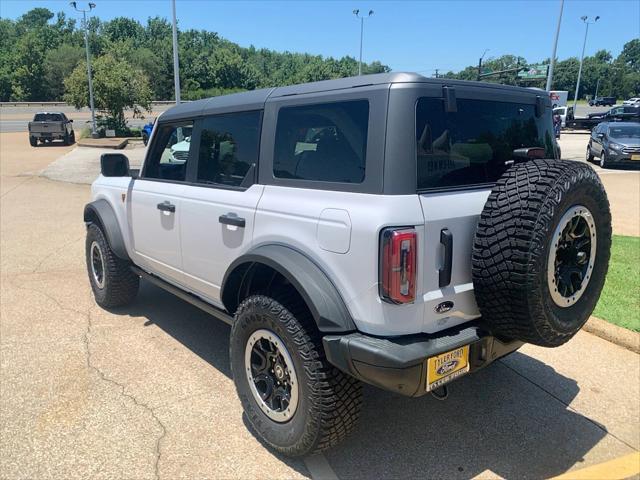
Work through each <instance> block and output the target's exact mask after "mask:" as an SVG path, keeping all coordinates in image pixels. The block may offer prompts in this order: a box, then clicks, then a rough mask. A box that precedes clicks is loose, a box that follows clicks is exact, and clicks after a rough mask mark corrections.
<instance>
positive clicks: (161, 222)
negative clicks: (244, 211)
mask: <svg viewBox="0 0 640 480" xmlns="http://www.w3.org/2000/svg"><path fill="white" fill-rule="evenodd" d="M158 129H159V130H158V132H157V135H156V137H155V140H154V142H153V144H152V145H151V147H150V148H151V150H150V151H149V153H148V155H147V158H146V160H145V165H144V168H143V170H142V173H141V175H140V178H139V179H137V180H136V181H135V182H134V184H133V188H132V191H131V211H130V215H131V218H130V225H131V228H132V238H133V250H134V252H135V257H136V258H135V259H134V260H135V261H136V263H137V264H138V265H140V266H141V267H143V268H145V269H147V270H148V271H150V272H151V273H155V274H158V275H160V276H161V277H164V278H167V279H168V280H172V281H173V282H174V283H183V275H182V255H181V245H180V218H181V216H182V212H181V208H182V200H181V197H182V194H183V191H184V189H185V181H186V171H187V160H188V158H189V152H190V150H191V131H192V124H191V123H186V124H184V123H183V124H177V125H168V124H165V125H162V124H161V125H159V126H158Z"/></svg>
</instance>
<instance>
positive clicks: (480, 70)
mask: <svg viewBox="0 0 640 480" xmlns="http://www.w3.org/2000/svg"><path fill="white" fill-rule="evenodd" d="M489 50H490V49H489V48H485V49H484V53H483V54H482V56H481V57H480V60H478V76H477V78H476V80H477V81H478V82H479V81H480V75H482V59H483V58H484V56H485V55H486V54H487V52H488V51H489Z"/></svg>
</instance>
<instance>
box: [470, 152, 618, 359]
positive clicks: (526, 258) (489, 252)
mask: <svg viewBox="0 0 640 480" xmlns="http://www.w3.org/2000/svg"><path fill="white" fill-rule="evenodd" d="M610 246H611V214H610V212H609V202H608V200H607V196H606V193H605V191H604V188H603V186H602V183H601V182H600V179H599V178H598V175H597V174H596V173H595V171H594V170H593V169H592V168H591V167H590V166H588V165H586V164H584V163H578V162H573V161H558V160H536V161H531V162H527V163H524V164H520V165H516V166H514V167H513V168H511V169H509V170H508V171H507V172H506V173H505V174H504V175H503V176H502V178H501V179H500V180H499V181H498V182H497V184H496V185H495V187H494V188H493V190H492V192H491V194H490V196H489V198H488V200H487V203H486V204H485V207H484V210H483V211H482V214H481V216H480V220H479V222H478V228H477V230H476V235H475V238H474V246H473V254H472V262H473V267H472V268H473V283H474V288H475V294H476V300H477V302H478V307H479V308H480V312H481V314H482V317H483V320H484V322H485V323H486V324H487V325H488V326H489V328H490V329H491V330H492V331H493V332H494V333H495V334H496V335H502V336H504V337H507V338H513V339H518V340H522V341H524V342H529V343H534V344H537V345H542V346H548V347H552V346H557V345H561V344H563V343H564V342H566V341H567V340H569V339H570V338H571V337H572V336H573V335H574V334H575V333H576V332H577V331H578V330H579V329H580V328H581V327H582V325H583V324H584V323H585V322H586V320H587V318H588V317H589V315H590V314H591V312H592V311H593V308H594V307H595V305H596V302H597V301H598V298H599V296H600V292H601V290H602V286H603V284H604V280H605V276H606V273H607V267H608V263H609V250H610Z"/></svg>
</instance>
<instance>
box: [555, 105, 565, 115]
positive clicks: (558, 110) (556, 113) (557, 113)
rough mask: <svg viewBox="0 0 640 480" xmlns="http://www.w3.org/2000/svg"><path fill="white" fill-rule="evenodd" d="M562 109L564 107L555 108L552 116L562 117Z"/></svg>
mask: <svg viewBox="0 0 640 480" xmlns="http://www.w3.org/2000/svg"><path fill="white" fill-rule="evenodd" d="M564 109H565V107H560V108H555V109H554V110H553V114H554V115H564Z"/></svg>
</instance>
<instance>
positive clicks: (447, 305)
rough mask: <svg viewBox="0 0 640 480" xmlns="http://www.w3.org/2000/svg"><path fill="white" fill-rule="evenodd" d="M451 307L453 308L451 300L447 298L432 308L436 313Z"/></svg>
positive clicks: (445, 311) (444, 311)
mask: <svg viewBox="0 0 640 480" xmlns="http://www.w3.org/2000/svg"><path fill="white" fill-rule="evenodd" d="M452 308H453V302H450V301H448V300H447V301H446V302H442V303H439V304H438V305H436V306H435V307H434V310H435V311H436V313H447V312H448V311H449V310H451V309H452Z"/></svg>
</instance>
